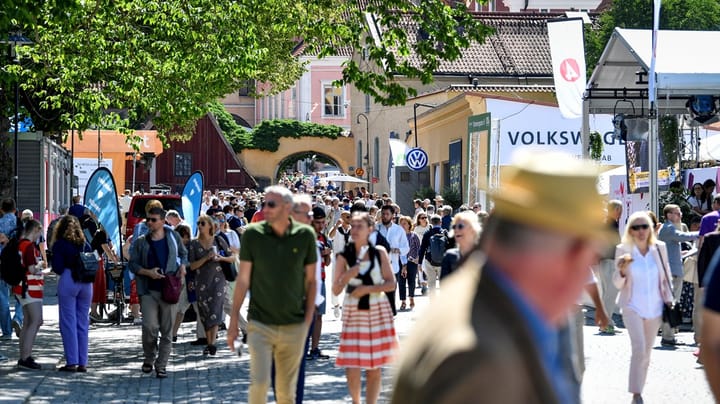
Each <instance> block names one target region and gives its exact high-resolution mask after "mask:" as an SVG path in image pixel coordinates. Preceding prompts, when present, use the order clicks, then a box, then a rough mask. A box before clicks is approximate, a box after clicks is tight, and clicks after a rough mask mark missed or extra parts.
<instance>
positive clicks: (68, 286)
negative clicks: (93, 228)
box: [52, 215, 93, 372]
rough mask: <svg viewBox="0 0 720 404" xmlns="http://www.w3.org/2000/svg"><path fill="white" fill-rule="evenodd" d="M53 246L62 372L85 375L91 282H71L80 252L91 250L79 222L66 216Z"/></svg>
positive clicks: (57, 230) (57, 231)
mask: <svg viewBox="0 0 720 404" xmlns="http://www.w3.org/2000/svg"><path fill="white" fill-rule="evenodd" d="M53 240H55V243H54V244H53V247H52V252H53V255H52V257H53V258H52V270H53V272H55V273H57V274H58V275H60V280H59V281H58V287H57V293H58V309H59V311H60V336H61V337H62V341H63V349H64V351H65V366H63V367H61V368H59V369H58V370H60V371H61V372H87V361H88V329H89V327H90V314H89V313H90V302H91V300H92V287H93V284H92V282H79V281H76V280H75V279H73V275H72V272H73V269H77V268H78V267H79V266H80V265H81V263H80V252H81V251H84V250H86V249H87V251H90V246H89V245H88V244H87V243H86V241H85V236H84V235H83V231H82V228H81V227H80V222H79V221H78V219H77V218H76V217H75V216H72V215H66V216H63V217H62V219H60V222H58V224H57V225H56V226H55V235H54V237H53Z"/></svg>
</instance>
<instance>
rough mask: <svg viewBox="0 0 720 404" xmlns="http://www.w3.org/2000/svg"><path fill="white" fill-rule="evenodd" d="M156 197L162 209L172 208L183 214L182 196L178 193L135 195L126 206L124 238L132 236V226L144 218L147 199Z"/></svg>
mask: <svg viewBox="0 0 720 404" xmlns="http://www.w3.org/2000/svg"><path fill="white" fill-rule="evenodd" d="M152 199H157V200H158V201H160V202H161V203H162V205H163V209H165V210H166V211H167V210H170V209H174V210H176V211H178V213H180V216H184V215H183V211H182V198H180V195H151V194H148V195H135V196H134V197H133V198H132V200H131V201H130V207H129V208H128V214H127V220H126V223H125V238H127V237H130V236H132V233H133V228H135V225H136V224H138V223H140V222H141V221H142V220H143V219H145V205H147V203H148V201H150V200H152Z"/></svg>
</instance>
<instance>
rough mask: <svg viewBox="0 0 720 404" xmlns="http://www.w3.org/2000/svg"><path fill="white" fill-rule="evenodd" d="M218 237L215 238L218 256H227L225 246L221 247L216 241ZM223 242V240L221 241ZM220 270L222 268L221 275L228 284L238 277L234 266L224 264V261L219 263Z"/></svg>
mask: <svg viewBox="0 0 720 404" xmlns="http://www.w3.org/2000/svg"><path fill="white" fill-rule="evenodd" d="M218 237H219V236H215V245H216V246H217V248H218V254H220V255H222V256H223V257H226V256H227V253H226V251H227V249H228V248H227V246H225V247H223V246H222V245H221V244H220V240H219V239H218ZM223 241H224V240H223ZM219 264H220V268H222V271H223V275H224V276H225V280H226V281H228V282H235V279H237V276H238V270H237V267H236V266H235V263H230V262H225V261H219Z"/></svg>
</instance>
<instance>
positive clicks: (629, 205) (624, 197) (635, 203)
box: [608, 174, 650, 235]
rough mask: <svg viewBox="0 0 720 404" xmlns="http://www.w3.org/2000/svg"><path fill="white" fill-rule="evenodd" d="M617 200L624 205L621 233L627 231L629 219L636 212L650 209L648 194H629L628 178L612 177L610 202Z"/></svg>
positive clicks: (623, 176) (621, 176) (621, 216)
mask: <svg viewBox="0 0 720 404" xmlns="http://www.w3.org/2000/svg"><path fill="white" fill-rule="evenodd" d="M612 199H617V200H619V201H621V202H622V204H623V211H622V215H620V221H619V224H620V226H619V227H620V229H619V230H620V233H621V235H622V232H623V231H624V230H625V226H626V225H627V220H628V217H630V215H631V214H633V213H634V212H639V211H641V210H649V209H650V198H649V194H647V193H638V194H633V193H629V192H628V186H627V176H625V175H622V174H620V175H611V176H610V189H609V192H608V200H612Z"/></svg>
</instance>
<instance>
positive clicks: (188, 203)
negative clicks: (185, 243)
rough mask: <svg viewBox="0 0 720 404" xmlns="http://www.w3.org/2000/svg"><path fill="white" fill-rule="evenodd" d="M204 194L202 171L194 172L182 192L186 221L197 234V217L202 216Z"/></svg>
mask: <svg viewBox="0 0 720 404" xmlns="http://www.w3.org/2000/svg"><path fill="white" fill-rule="evenodd" d="M202 194H203V174H202V171H195V172H194V173H192V175H191V176H190V178H188V180H187V182H186V183H185V188H183V192H182V210H183V211H182V214H183V219H185V222H186V223H187V224H188V225H189V226H190V229H191V230H192V234H193V235H194V234H197V233H196V232H197V219H198V217H199V216H200V208H201V206H202Z"/></svg>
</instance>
